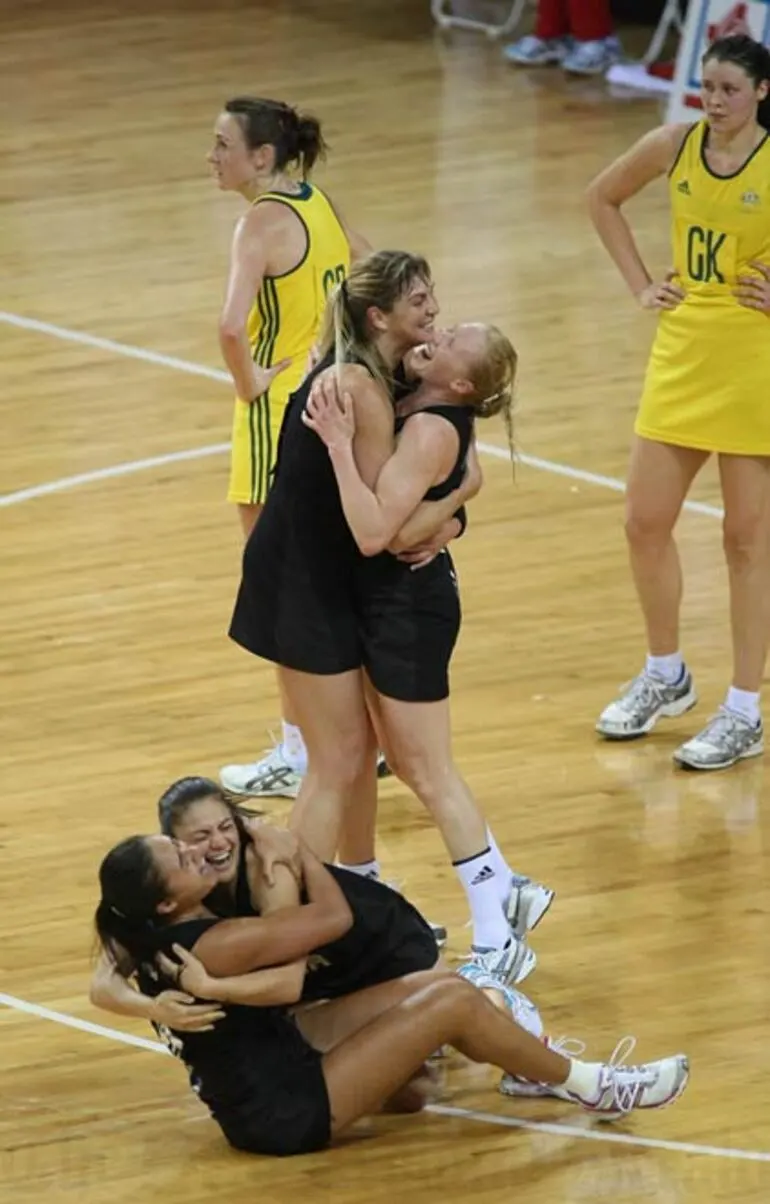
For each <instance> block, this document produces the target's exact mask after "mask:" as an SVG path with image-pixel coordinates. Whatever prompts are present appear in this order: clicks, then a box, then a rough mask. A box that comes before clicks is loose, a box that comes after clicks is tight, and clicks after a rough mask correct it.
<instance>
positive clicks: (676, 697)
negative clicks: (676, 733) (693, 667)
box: [596, 668, 698, 740]
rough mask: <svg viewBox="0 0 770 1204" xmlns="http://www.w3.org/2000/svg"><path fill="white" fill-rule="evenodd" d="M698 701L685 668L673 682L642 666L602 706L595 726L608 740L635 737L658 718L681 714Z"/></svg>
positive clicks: (633, 738)
mask: <svg viewBox="0 0 770 1204" xmlns="http://www.w3.org/2000/svg"><path fill="white" fill-rule="evenodd" d="M697 701H698V696H697V694H696V693H695V687H694V686H693V684H692V677H691V675H690V672H689V670H688V669H686V668H685V670H684V673H683V676H682V679H681V681H678V682H676V684H675V685H669V683H668V682H665V681H662V680H661V679H660V678H659V677H653V675H652V674H651V673H648V672H647V670H646V669H643V670H642V672H641V673H640V674H639V676H638V677H635V678H634V680H633V681H632V682H629V684H628V686H627V687H626V688H625V690H624V691H623V693H622V694H621V695H620V697H619V698H616V699H615V701H614V702H611V703H610V705H609V706H608V707H605V708H604V710H603V711H602V713H601V715H600V716H599V719H598V722H597V724H596V730H597V732H599V734H600V735H601V736H605V737H606V738H607V739H608V740H635V739H636V738H637V737H638V736H645V735H646V734H647V732H651V731H652V729H653V728H654V727H655V724H656V723H657V722H658V720H659V719H661V718H663V717H666V718H673V717H674V716H676V715H684V713H685V711H689V710H690V708H691V707H694V706H695V704H696V702H697Z"/></svg>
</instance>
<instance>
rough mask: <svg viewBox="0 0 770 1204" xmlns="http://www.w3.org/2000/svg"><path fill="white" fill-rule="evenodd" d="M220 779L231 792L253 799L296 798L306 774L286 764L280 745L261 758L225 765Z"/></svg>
mask: <svg viewBox="0 0 770 1204" xmlns="http://www.w3.org/2000/svg"><path fill="white" fill-rule="evenodd" d="M219 780H220V782H221V783H222V785H223V786H224V788H225V790H227V791H228V792H229V793H230V794H243V795H249V796H251V797H252V798H296V797H297V795H298V794H299V788H300V786H301V785H302V775H301V774H299V773H295V772H294V770H293V769H292V768H291V766H290V765H287V764H286V761H285V760H284V756H283V749H282V748H281V745H280V744H276V745H275V747H274V748H271V749H270V752H269V753H268V754H267V756H265V757H263V758H262V760H261V761H252V762H251V763H250V764H248V765H225V766H224V767H223V769H221V770H220V773H219Z"/></svg>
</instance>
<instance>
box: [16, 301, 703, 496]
mask: <svg viewBox="0 0 770 1204" xmlns="http://www.w3.org/2000/svg"><path fill="white" fill-rule="evenodd" d="M0 322H4V323H5V324H6V325H7V326H15V327H17V328H18V329H20V330H30V331H34V332H35V333H37V334H46V335H49V336H51V337H52V338H55V339H61V340H63V341H64V342H67V343H79V344H80V345H81V346H83V347H93V348H94V349H95V350H97V351H109V352H110V353H111V354H113V355H122V356H125V357H126V358H127V359H133V360H140V361H141V362H143V363H147V364H156V365H158V366H159V367H161V368H169V369H171V370H172V371H175V372H185V373H187V375H188V376H203V377H205V378H206V379H207V380H217V381H222V382H223V383H224V384H229V383H230V377H229V376H228V374H227V373H226V372H222V371H221V370H220V369H218V368H207V367H206V366H205V364H195V363H192V362H191V361H190V360H181V359H177V358H176V357H175V356H171V355H162V354H161V353H160V352H158V351H148V350H146V349H145V348H144V347H133V346H132V345H131V344H129V343H117V342H115V340H114V339H103V338H99V337H98V336H97V335H92V334H83V333H82V332H81V331H79V330H69V329H67V328H66V327H64V326H55V325H53V324H52V323H51V322H40V321H38V320H37V319H36V318H25V317H23V316H22V315H21V314H14V313H9V312H7V311H5V310H0ZM478 447H479V451H482V452H484V454H485V455H487V456H494V457H496V458H497V459H499V460H507V459H508V452H507V451H506V450H505V448H502V447H495V446H494V445H493V444H490V443H479V445H478ZM228 450H229V444H227V443H211V444H209V445H208V446H206V447H198V448H191V449H190V450H189V451H181V452H171V453H169V454H168V455H164V456H150V457H148V458H147V459H143V460H130V461H128V462H127V463H125V464H114V465H112V466H111V467H108V468H97V469H95V470H94V471H93V472H83V473H78V474H77V475H76V476H72V477H61V478H60V479H59V480H58V481H48V482H46V483H44V484H42V485H32V486H30V487H29V488H28V489H18V490H16V491H15V492H14V493H5V494H0V507H1V506H16V505H18V504H19V503H20V502H29V501H32V500H33V499H34V498H38V497H46V496H48V495H49V494H52V493H61V492H63V491H64V490H66V489H74V488H75V487H76V486H78V485H88V484H91V482H93V481H105V480H110V479H111V478H113V477H122V476H126V475H128V474H129V473H132V472H141V471H142V470H143V469H147V468H159V467H161V466H162V465H164V464H176V463H179V462H180V461H182V460H197V459H199V458H202V457H204V456H215V455H219V454H221V453H224V452H225V451H228ZM517 460H518V461H519V462H520V463H522V464H526V465H527V466H528V467H529V468H536V469H538V470H539V471H540V472H549V473H551V474H552V475H554V476H559V477H566V478H567V479H568V480H571V481H581V482H582V483H583V484H585V485H596V486H599V487H600V488H603V489H612V490H614V492H615V493H625V488H626V487H625V484H624V482H623V481H621V480H619V479H618V478H617V477H606V476H603V475H602V474H601V473H596V472H589V471H588V470H587V469H583V468H575V467H573V466H572V465H571V464H558V463H556V462H555V461H554V460H543V459H542V458H541V457H540V456H529V455H526V454H525V453H524V452H519V453H518V454H517ZM684 508H685V510H689V511H691V512H692V513H694V514H706V515H708V516H709V517H710V518H721V517H722V511H721V510H720V509H719V507H718V506H710V505H708V504H707V503H706V502H691V501H686V502H685V504H684Z"/></svg>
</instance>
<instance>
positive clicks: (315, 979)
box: [206, 849, 435, 1003]
mask: <svg viewBox="0 0 770 1204" xmlns="http://www.w3.org/2000/svg"><path fill="white" fill-rule="evenodd" d="M325 868H326V869H327V870H328V872H329V873H330V874H331V876H332V877H333V878H334V880H335V882H336V883H337V885H338V886H339V888H340V890H341V891H342V893H343V895H344V896H345V899H346V900H347V903H348V906H349V907H350V910H351V912H352V913H353V924H352V926H351V927H350V928H349V929H348V931H347V932H346V933H345V935H344V936H341V937H338V939H337V940H336V941H332V942H330V943H329V944H327V945H321V946H320V947H319V948H318V949H315V950H314V951H313V953H311V954H310V956H309V957H308V959H307V971H306V974H305V981H304V983H303V987H302V995H301V999H302V1002H304V1003H307V1002H313V1001H316V1000H319V999H337V998H339V996H340V995H349V994H351V993H352V992H353V991H358V990H361V989H362V988H363V987H365V986H368V985H370V983H371V982H378V981H384V979H385V978H387V977H388V975H387V974H385V975H382V974H380V973H379V971H380V968H381V967H382V966H383V965H384V964H386V963H387V961H388V959H389V957H390V956H391V955H392V951H393V946H394V943H395V944H398V943H400V942H401V941H403V940H405V939H409V940H411V941H412V942H415V941H418V942H419V941H420V940H421V939H422V938H423V937H426V938H427V940H428V944H429V946H430V948H431V949H432V948H433V945H435V940H434V938H433V934H432V932H431V930H430V927H429V925H428V924H427V922H426V921H425V920H424V919H423V917H422V916H421V915H420V913H419V912H418V911H417V910H416V909H415V908H414V907H413V906H412V904H411V903H409V902H408V900H407V899H405V898H404V897H403V895H400V894H399V893H398V892H397V891H394V890H392V889H391V888H390V887H389V886H386V885H385V884H384V883H383V882H379V881H377V880H375V879H372V878H364V877H362V876H361V875H360V874H354V873H353V872H352V871H351V870H346V869H342V867H341V866H338V865H326V866H325ZM300 902H301V903H306V902H307V895H305V893H304V892H303V893H302V896H301V898H300ZM206 905H207V906H208V907H210V908H211V909H212V910H214V911H216V912H217V914H218V915H220V916H222V918H225V917H227V916H228V915H229V916H256V915H259V912H258V911H256V910H255V908H254V907H253V905H252V902H251V890H250V888H249V880H248V869H247V866H246V855H245V850H243V849H242V851H241V857H240V861H239V865H238V876H237V878H236V882H235V893H234V899H233V898H231V899H229V901H228V900H227V899H226V898H225V896H224V895H220V896H216V895H215V896H214V897H212V896H209V897H208V898H207V899H206ZM209 922H211V921H209Z"/></svg>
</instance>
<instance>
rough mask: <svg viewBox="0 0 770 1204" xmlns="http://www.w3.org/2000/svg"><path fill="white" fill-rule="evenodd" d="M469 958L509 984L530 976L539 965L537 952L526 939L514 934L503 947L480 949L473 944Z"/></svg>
mask: <svg viewBox="0 0 770 1204" xmlns="http://www.w3.org/2000/svg"><path fill="white" fill-rule="evenodd" d="M468 960H469V962H470V964H471V965H474V966H479V967H481V969H482V970H484V971H485V972H486V973H487V974H488V975H489V976H490V977H491V978H494V979H495V980H496V981H497V982H498V983H501V984H502V985H503V986H509V985H510V984H511V983H514V982H523V981H524V979H525V978H528V977H529V975H530V974H531V973H532V971H533V970H534V968H535V966H536V965H537V954H536V953H535V951H534V949H530V948H529V946H528V945H527V944H525V942H524V941H520V940H517V938H516V937H515V936H512V937H511V939H510V940H509V941H508V942H507V943H506V944H505V945H503V947H502V949H479V948H478V947H477V946H475V945H471V955H470V958H469V959H468Z"/></svg>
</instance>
